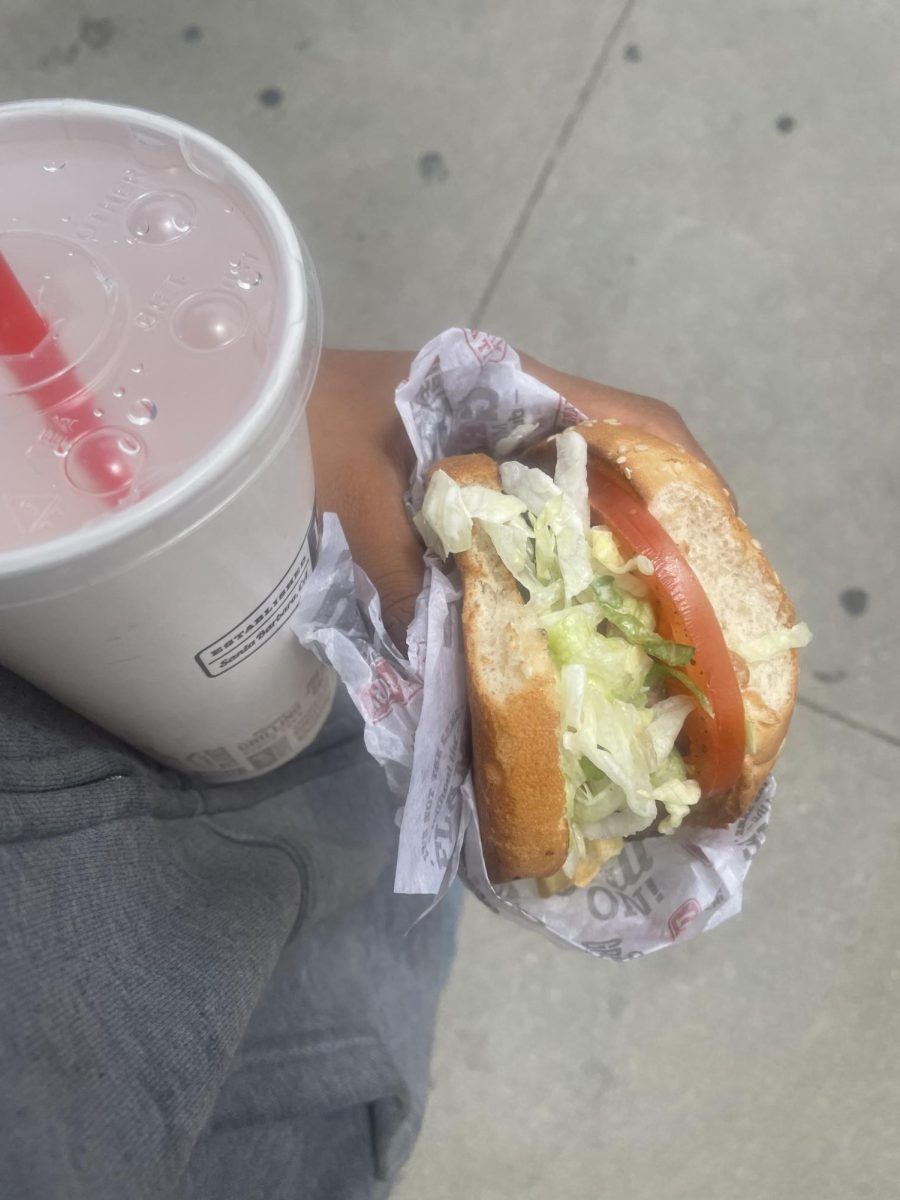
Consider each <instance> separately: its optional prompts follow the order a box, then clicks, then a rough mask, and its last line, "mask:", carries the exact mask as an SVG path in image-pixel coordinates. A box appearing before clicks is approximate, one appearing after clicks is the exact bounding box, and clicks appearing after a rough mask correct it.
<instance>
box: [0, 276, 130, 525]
mask: <svg viewBox="0 0 900 1200" xmlns="http://www.w3.org/2000/svg"><path fill="white" fill-rule="evenodd" d="M50 333H51V331H50V327H49V326H48V324H47V322H46V321H45V320H44V318H43V317H42V316H41V314H40V313H39V312H38V310H37V309H36V308H35V306H34V305H33V304H32V302H31V299H30V298H29V296H28V294H27V293H26V291H25V289H24V288H23V287H22V285H21V283H20V282H19V280H18V278H17V277H16V275H15V273H14V271H13V269H12V267H10V265H9V263H8V262H7V261H6V259H5V258H4V256H3V255H2V254H0V355H9V356H11V361H8V362H7V364H6V365H7V367H8V368H9V370H10V371H11V373H12V374H13V375H14V376H15V378H16V379H17V381H18V382H19V384H21V386H22V387H23V388H24V389H25V390H27V391H28V393H29V395H30V396H31V400H32V402H33V404H34V406H35V408H37V409H38V411H39V412H42V413H46V414H48V425H51V426H52V425H54V424H56V429H55V430H54V432H58V434H59V437H60V440H61V441H62V440H65V441H67V442H69V441H74V439H75V438H78V437H81V436H82V434H85V433H89V432H90V431H91V430H92V429H99V428H101V423H100V421H99V420H98V419H97V417H96V416H95V415H94V400H93V398H92V397H91V395H90V394H89V393H88V392H85V391H83V390H82V387H81V384H80V383H79V381H78V377H77V375H76V374H75V372H74V371H71V370H70V369H69V364H68V362H67V360H66V357H65V355H64V354H63V352H62V348H61V347H60V344H59V342H58V341H57V340H56V339H55V338H53V337H51V335H50ZM81 461H82V463H83V464H84V466H85V468H86V469H87V471H88V473H89V474H90V475H91V476H92V477H93V478H94V479H95V480H96V481H97V485H98V486H97V491H98V493H100V494H103V499H105V500H106V501H107V502H108V503H114V502H115V500H116V498H117V496H118V495H119V494H120V493H121V492H122V491H123V489H124V487H125V486H127V481H123V479H122V475H121V467H120V466H119V465H118V464H117V462H116V461H115V460H114V459H112V458H111V457H110V456H109V454H108V450H107V448H106V447H104V446H103V444H102V442H101V443H100V444H97V445H87V446H85V447H84V449H83V452H82V459H81Z"/></svg>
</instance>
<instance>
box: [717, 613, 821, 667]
mask: <svg viewBox="0 0 900 1200" xmlns="http://www.w3.org/2000/svg"><path fill="white" fill-rule="evenodd" d="M811 641H812V633H811V631H810V628H809V626H808V625H807V624H806V622H805V621H800V622H798V624H796V625H793V626H792V627H791V628H790V629H773V630H772V632H771V633H764V634H763V635H762V637H758V638H754V639H753V640H752V641H750V642H744V643H743V644H742V645H739V646H732V647H731V649H732V650H733V651H734V652H735V654H739V655H740V656H741V658H742V659H743V660H744V662H745V663H758V662H765V661H766V659H768V658H775V657H776V655H778V654H784V652H785V651H786V650H802V649H803V647H804V646H808V645H809V643H810V642H811Z"/></svg>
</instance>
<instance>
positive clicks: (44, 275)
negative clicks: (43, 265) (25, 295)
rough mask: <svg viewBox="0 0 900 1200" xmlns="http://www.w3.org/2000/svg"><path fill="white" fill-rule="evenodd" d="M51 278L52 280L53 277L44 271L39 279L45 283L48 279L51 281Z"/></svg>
mask: <svg viewBox="0 0 900 1200" xmlns="http://www.w3.org/2000/svg"><path fill="white" fill-rule="evenodd" d="M52 278H53V276H52V275H51V274H50V272H49V271H45V272H44V274H43V275H42V276H41V279H43V280H44V282H45V283H46V281H47V280H48V279H52Z"/></svg>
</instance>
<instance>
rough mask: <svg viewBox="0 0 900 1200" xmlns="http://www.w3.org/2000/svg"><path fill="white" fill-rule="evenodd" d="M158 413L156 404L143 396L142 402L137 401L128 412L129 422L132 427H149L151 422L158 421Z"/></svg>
mask: <svg viewBox="0 0 900 1200" xmlns="http://www.w3.org/2000/svg"><path fill="white" fill-rule="evenodd" d="M158 411H159V410H158V409H157V407H156V405H155V404H154V402H153V401H152V400H150V399H148V398H147V397H146V396H143V397H142V398H141V399H140V400H135V402H134V404H132V406H131V408H130V409H129V410H128V420H129V421H130V422H131V423H132V425H149V424H150V422H151V421H155V420H156V416H157V413H158Z"/></svg>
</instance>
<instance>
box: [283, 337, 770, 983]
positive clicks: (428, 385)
mask: <svg viewBox="0 0 900 1200" xmlns="http://www.w3.org/2000/svg"><path fill="white" fill-rule="evenodd" d="M396 403H397V408H398V410H399V412H400V415H401V417H402V419H403V423H404V425H405V426H406V431H407V434H408V435H409V439H410V442H411V443H412V446H413V449H414V450H415V455H416V466H415V470H414V472H413V476H412V479H411V481H410V494H409V497H408V501H409V506H410V511H417V510H418V508H419V507H420V505H421V502H422V496H423V494H424V486H425V479H426V475H427V472H428V470H429V468H430V467H431V466H432V464H433V463H435V462H436V461H437V460H438V459H440V458H443V457H444V456H446V455H448V454H463V453H468V452H470V451H476V450H480V451H485V452H487V453H488V454H492V455H494V456H495V457H498V458H501V457H511V456H514V455H515V454H516V453H517V452H519V451H520V450H522V449H523V448H524V447H525V446H527V445H529V444H530V443H532V442H535V441H539V440H540V439H541V438H543V437H546V436H548V435H549V434H551V433H554V432H556V431H558V430H560V429H563V428H565V427H566V426H567V425H571V424H573V423H575V422H577V421H578V420H579V419H581V417H582V414H581V413H579V412H578V410H577V409H575V408H573V407H572V406H571V405H570V404H568V403H567V402H566V400H565V399H564V398H563V397H562V396H560V395H559V393H557V392H554V391H552V390H551V389H550V388H547V387H545V386H544V385H543V384H542V383H540V382H539V381H538V380H536V379H534V378H533V377H532V376H530V375H527V374H526V373H525V372H524V371H523V370H522V367H521V364H520V362H519V357H518V355H517V354H516V352H515V351H514V350H513V349H512V348H511V347H510V346H509V345H507V343H506V342H505V341H503V339H502V338H498V337H492V336H491V335H489V334H486V333H482V332H479V331H475V330H468V329H466V330H463V329H449V330H447V331H446V332H445V333H442V334H440V335H439V336H438V337H436V338H434V339H433V340H432V341H430V342H429V343H428V344H427V345H426V346H425V347H424V349H422V351H421V352H420V353H419V355H418V356H417V358H416V360H415V362H414V363H413V365H412V369H411V371H410V377H409V379H408V380H407V381H406V382H405V383H403V384H401V386H400V387H399V388H398V389H397V397H396ZM373 503H377V497H373ZM424 559H425V585H424V588H423V590H422V592H421V594H420V596H419V598H418V602H417V605H416V612H415V617H414V620H413V622H412V625H411V626H410V630H409V637H408V642H409V656H408V658H405V657H404V656H403V655H402V654H401V653H400V652H399V651H398V650H397V648H396V647H395V646H394V645H393V643H392V642H391V639H390V637H389V636H388V634H387V632H386V631H385V628H384V624H383V622H382V618H381V609H380V605H379V600H378V596H377V593H376V592H375V589H374V588H373V586H372V584H371V583H370V581H369V580H368V579H367V577H366V576H365V574H364V573H363V572H362V571H361V570H360V569H359V568H358V567H357V566H356V565H355V564H354V563H353V561H352V559H351V557H350V551H349V549H348V546H347V543H346V540H345V538H344V535H343V532H342V530H341V526H340V523H339V521H338V519H337V517H336V516H334V514H332V513H326V514H325V517H324V521H323V535H322V541H321V546H320V551H319V560H318V563H317V565H316V568H315V570H314V571H313V573H312V575H311V576H310V578H309V580H308V582H307V584H306V586H305V587H304V589H303V592H302V593H301V597H300V606H299V609H298V612H297V614H296V617H295V619H294V630H295V633H296V635H297V637H298V639H299V640H300V642H301V643H302V644H303V645H304V646H306V647H308V648H309V649H310V650H311V651H312V652H313V653H314V654H316V655H317V656H318V657H319V658H320V659H322V660H323V661H324V662H328V663H330V664H331V666H332V667H333V668H334V669H335V671H336V672H337V674H338V675H339V676H340V678H341V679H342V680H343V682H344V685H345V686H346V688H347V691H348V692H349V694H350V697H351V699H352V700H353V703H354V704H355V705H356V707H357V709H358V710H359V712H360V713H361V714H362V716H363V718H364V721H365V740H366V745H367V747H368V749H369V752H370V753H371V754H372V755H373V756H374V757H375V758H376V759H377V760H378V761H379V762H380V763H381V764H382V766H383V767H384V769H385V771H386V773H387V778H388V781H389V784H390V787H391V788H392V789H393V791H394V792H395V793H396V795H397V796H398V798H399V799H400V800H401V801H404V804H403V808H402V811H400V812H398V820H399V823H400V840H399V849H398V855H397V872H396V879H395V887H394V890H395V891H397V892H404V893H415V894H419V895H431V896H434V897H435V902H437V900H439V899H440V897H441V896H443V894H444V893H445V892H446V890H447V888H448V887H449V886H450V884H451V883H452V882H453V880H454V879H455V878H456V876H457V874H459V875H460V876H461V877H462V879H463V880H464V882H465V883H466V884H467V886H468V887H469V888H470V890H471V891H473V892H474V893H475V895H476V896H478V897H479V899H480V900H482V901H483V902H484V903H485V904H486V905H487V906H488V907H489V908H491V909H493V910H494V911H496V912H498V913H501V914H503V915H505V916H507V917H509V918H510V919H512V920H514V921H517V922H519V923H520V924H523V925H526V926H527V927H529V928H533V929H536V930H540V931H541V932H542V933H543V934H545V935H546V936H547V937H549V938H551V939H552V940H553V941H556V942H559V943H561V944H563V945H567V946H574V947H576V948H577V949H579V950H582V951H584V952H585V953H587V954H592V955H594V956H596V957H598V958H613V959H628V958H636V957H639V956H641V955H643V954H649V953H650V952H651V951H653V950H661V949H663V948H664V947H666V946H671V945H672V944H673V943H674V942H676V941H678V940H685V939H687V938H693V937H696V936H697V935H698V934H700V933H703V932H704V931H705V930H707V929H712V928H713V927H714V926H716V925H719V924H721V923H722V921H724V920H727V919H728V917H732V916H734V915H735V914H736V913H738V912H739V911H740V908H741V892H742V888H743V883H744V878H745V877H746V874H747V871H748V870H749V868H750V864H751V862H752V861H753V858H754V856H755V854H756V853H757V851H758V850H759V848H760V847H761V846H762V844H763V841H764V839H765V834H766V826H767V823H768V818H769V811H770V808H771V804H772V796H773V794H774V791H775V783H774V780H773V779H769V780H768V781H767V783H766V784H765V786H764V787H763V788H762V790H761V792H760V794H759V796H758V797H757V798H756V801H755V802H754V804H753V807H752V808H751V809H750V811H749V812H748V813H747V814H746V815H745V816H744V817H743V818H742V819H741V820H740V821H738V822H737V823H736V824H735V825H733V826H731V827H730V828H728V829H715V830H711V829H696V828H682V829H679V830H678V831H677V832H676V833H675V834H673V835H671V836H668V837H664V836H662V835H658V836H654V837H647V838H642V839H639V840H636V841H630V842H626V844H625V849H624V850H623V852H622V854H621V855H620V856H619V857H618V858H617V859H615V860H613V861H612V862H611V863H609V864H607V866H606V867H605V868H604V870H603V871H601V873H600V874H599V875H598V876H597V878H596V879H595V880H594V881H593V882H592V883H591V884H590V886H588V887H587V888H575V887H573V888H571V889H570V890H569V891H567V892H564V893H562V894H560V895H556V896H552V897H549V898H546V899H545V898H542V897H541V896H539V895H538V892H537V888H536V886H535V884H534V882H533V881H531V880H522V881H519V882H516V883H511V884H502V885H500V886H497V887H494V886H493V885H492V884H491V882H490V881H489V879H488V877H487V873H486V871H485V867H484V858H483V855H482V852H481V841H480V838H479V835H478V816H477V813H476V809H475V797H474V792H473V788H472V775H471V770H470V767H471V759H470V748H469V739H468V721H467V703H466V683H465V658H464V652H463V646H462V626H461V620H460V608H461V602H462V588H461V582H460V579H459V576H458V574H457V572H456V571H455V570H450V569H448V566H447V565H445V564H442V563H441V562H440V560H439V559H437V558H436V557H435V556H434V555H432V554H431V553H425V555H424ZM360 802H361V803H364V797H360Z"/></svg>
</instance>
